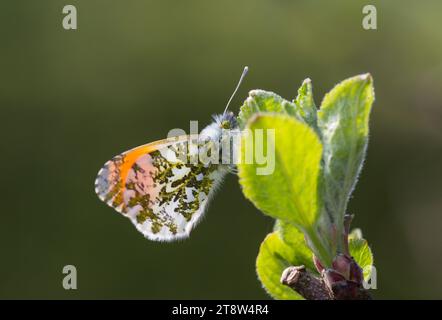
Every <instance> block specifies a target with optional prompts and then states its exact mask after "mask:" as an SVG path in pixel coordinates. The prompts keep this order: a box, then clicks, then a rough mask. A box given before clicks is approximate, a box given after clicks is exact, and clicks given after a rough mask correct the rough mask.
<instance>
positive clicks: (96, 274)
mask: <svg viewBox="0 0 442 320" xmlns="http://www.w3.org/2000/svg"><path fill="white" fill-rule="evenodd" d="M66 4H74V5H76V7H77V10H78V30H76V31H66V30H64V29H63V28H62V18H63V14H62V8H63V6H64V5H66ZM365 4H375V5H376V6H377V10H378V30H376V31H365V30H363V28H362V26H361V21H362V18H363V14H362V7H363V5H365ZM441 14H442V3H441V2H440V1H404V0H401V1H399V0H395V1H394V0H390V1H355V0H351V1H348V0H347V1H328V0H327V1H326V0H324V1H288V0H286V1H265V0H253V1H252V0H250V1H233V0H228V1H159V0H157V1H141V0H137V1H135V0H126V1H104V0H95V1H85V0H84V1H71V0H70V1H59V0H57V1H55V0H54V1H24V0H17V1H12V0H9V1H2V2H1V4H0V35H1V38H0V41H1V50H0V114H1V120H0V123H1V132H0V133H1V140H0V141H1V160H0V161H1V168H2V175H1V193H0V194H1V200H2V204H1V209H0V212H1V223H0V298H13V299H15V298H60V299H75V298H87V299H89V298H143V299H144V298H147V299H151V298H180V299H181V298H189V299H194V298H195V299H204V298H207V299H211V298H226V299H236V298H238V299H255V298H256V299H262V298H267V295H266V294H265V292H264V291H263V289H262V288H261V286H260V283H259V282H258V280H257V278H256V275H255V258H256V255H257V252H258V247H259V244H260V243H261V241H262V240H263V239H264V237H265V235H266V234H267V233H268V232H270V231H271V229H272V220H271V219H269V218H267V217H264V216H263V215H262V214H261V213H259V212H258V210H257V209H255V208H254V207H253V205H252V204H251V203H250V202H248V201H247V200H245V199H244V197H243V195H242V193H241V190H240V187H239V185H238V181H237V178H236V177H235V176H234V175H230V176H228V178H227V179H226V181H225V183H224V185H223V187H222V188H221V189H220V190H219V191H218V194H217V196H216V197H215V198H214V200H213V202H212V204H211V205H210V208H209V210H208V212H207V215H206V217H205V218H204V220H203V222H202V223H201V224H200V225H199V226H198V227H197V228H196V229H195V230H194V232H193V233H192V236H191V237H190V238H189V239H188V240H185V241H180V242H178V243H153V242H149V241H148V240H145V239H143V237H142V235H141V234H139V233H138V232H137V231H136V230H135V229H134V227H133V226H132V225H131V224H130V222H129V221H128V220H126V219H124V218H123V217H121V216H119V215H118V214H117V213H116V212H114V211H113V210H111V209H110V208H108V207H107V206H106V205H104V204H103V203H101V202H100V201H99V200H98V198H97V197H96V196H95V194H94V179H95V175H96V173H97V171H98V169H99V168H100V167H101V166H102V164H103V163H104V162H105V161H107V160H108V159H110V158H111V157H112V156H114V155H115V154H118V153H120V152H122V151H124V150H127V149H129V148H132V147H134V146H137V145H140V144H144V143H147V142H150V141H154V140H157V139H161V138H164V137H165V136H166V135H167V132H168V131H169V130H170V129H172V128H183V129H185V130H186V131H188V130H189V120H198V121H200V124H201V126H203V125H206V124H208V123H209V122H210V117H211V115H212V114H214V113H220V112H221V111H222V110H223V107H224V105H225V103H226V101H227V100H228V97H229V95H230V94H231V92H232V90H233V87H234V85H235V83H236V81H237V79H238V77H239V74H240V73H241V71H242V68H243V66H244V65H248V66H249V67H250V71H249V75H248V77H247V78H246V81H245V83H244V84H243V86H242V88H241V89H240V91H239V92H238V95H237V97H236V98H235V99H234V101H233V104H232V107H231V109H232V110H234V111H237V110H238V109H239V106H240V104H241V103H242V101H243V100H244V99H245V98H246V96H247V92H248V91H249V90H251V89H255V88H262V89H266V90H271V91H275V92H277V93H279V94H281V95H282V96H283V97H286V98H293V97H294V96H295V95H296V90H297V88H298V86H299V85H300V84H301V82H302V80H303V79H304V78H306V77H310V78H311V79H312V80H313V85H314V93H315V98H316V102H317V104H319V103H320V101H321V99H322V96H323V94H324V93H325V92H327V91H328V90H330V89H331V88H332V87H333V85H334V84H335V83H336V82H338V81H341V80H343V79H345V78H347V77H350V76H353V75H355V74H359V73H364V72H370V73H371V74H372V75H373V77H374V81H375V89H376V102H375V105H374V108H373V113H372V118H371V136H370V145H369V150H368V157H367V160H366V165H365V168H364V170H363V172H362V176H361V177H360V179H359V183H358V185H357V188H356V191H355V192H354V194H353V198H352V200H351V203H350V212H351V213H354V214H355V215H356V217H355V220H354V226H355V227H361V228H362V229H363V232H364V236H365V237H366V238H367V239H368V240H369V243H370V245H371V247H372V249H373V251H374V253H375V264H376V267H377V270H378V289H377V290H376V292H375V293H374V295H375V297H376V298H442V274H441V273H440V266H441V264H442V232H441V229H442V197H441V195H442V192H441V191H442V188H441V181H442V179H441V178H442V170H441V169H440V167H441V163H442V131H441V120H442V90H441V85H442V20H441ZM67 264H73V265H75V266H76V267H77V270H78V290H76V291H65V290H64V289H63V288H62V285H61V282H62V279H63V274H62V268H63V266H64V265H67Z"/></svg>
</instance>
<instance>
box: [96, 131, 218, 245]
mask: <svg viewBox="0 0 442 320" xmlns="http://www.w3.org/2000/svg"><path fill="white" fill-rule="evenodd" d="M189 141H190V136H181V137H177V138H171V139H166V140H161V141H157V142H153V143H150V144H146V145H143V146H140V147H137V148H135V149H132V150H129V151H127V152H125V153H122V154H121V155H118V156H116V157H114V158H113V159H112V160H110V161H108V162H107V163H106V164H105V165H104V166H103V168H102V169H101V170H100V171H99V172H98V176H97V179H96V181H95V191H96V193H97V195H98V196H99V198H100V199H101V200H103V201H104V202H106V203H107V204H108V205H110V206H111V207H113V208H114V209H116V210H117V211H118V212H120V213H122V214H123V215H124V216H126V217H128V218H129V219H130V220H131V221H132V223H133V224H134V225H135V226H136V228H137V229H138V230H139V231H140V232H141V233H143V235H144V236H145V237H147V238H149V239H151V240H160V241H161V240H164V241H171V240H175V239H179V238H184V237H188V235H189V233H190V231H191V230H192V228H193V227H194V226H195V224H196V223H197V222H198V221H199V220H200V218H201V217H202V214H203V213H204V210H205V208H206V206H207V203H208V201H209V198H210V197H211V195H212V193H213V192H214V189H215V188H216V186H217V184H218V183H219V182H220V181H221V180H222V177H223V176H224V174H225V173H226V170H225V168H223V167H222V166H219V165H216V164H203V163H201V162H199V161H195V159H197V152H198V150H194V149H193V148H188V144H189ZM183 154H184V157H183ZM195 156H196V158H194V157H195Z"/></svg>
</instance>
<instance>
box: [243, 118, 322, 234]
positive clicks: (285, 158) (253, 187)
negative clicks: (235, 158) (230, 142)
mask: <svg viewBox="0 0 442 320" xmlns="http://www.w3.org/2000/svg"><path fill="white" fill-rule="evenodd" d="M247 129H250V130H246V131H244V134H243V137H242V143H241V164H239V165H238V170H239V178H240V184H241V185H242V189H243V192H244V195H245V196H246V198H248V199H249V200H250V201H252V202H253V204H254V205H255V206H256V207H257V208H258V209H260V210H261V211H262V212H264V213H265V214H267V215H269V216H271V217H273V218H277V219H282V220H285V221H291V222H292V223H294V224H296V225H297V226H298V227H299V226H300V227H302V228H305V229H309V228H311V227H312V226H313V225H314V223H315V222H316V219H317V217H318V212H319V208H320V200H319V198H318V192H317V189H318V175H319V171H320V160H321V155H322V145H321V142H320V141H319V138H318V136H317V135H316V134H315V133H314V131H313V130H312V129H311V128H309V127H308V126H307V125H305V124H303V123H301V122H300V121H297V120H296V119H295V118H293V117H289V116H285V115H278V114H258V115H256V116H254V117H253V118H252V119H251V120H250V121H249V122H248V124H247ZM259 129H264V132H267V138H268V136H269V135H270V132H269V131H268V130H274V141H271V139H270V140H269V139H267V138H266V137H265V136H264V139H254V141H253V140H252V139H253V138H256V136H257V130H259ZM268 140H269V141H268ZM251 141H252V145H253V148H250V144H251ZM267 147H268V149H267ZM251 149H252V152H253V151H254V159H253V163H251V164H247V163H246V161H245V159H246V158H247V157H246V154H247V153H248V152H250V150H251ZM257 150H268V154H267V157H268V158H267V164H266V165H267V167H269V163H270V162H272V161H273V162H274V163H273V171H272V172H271V173H270V174H259V172H260V169H262V167H263V165H260V164H258V163H257V161H256V151H257ZM273 151H274V152H273ZM272 153H273V154H274V159H271V157H272Z"/></svg>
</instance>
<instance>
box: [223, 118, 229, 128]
mask: <svg viewBox="0 0 442 320" xmlns="http://www.w3.org/2000/svg"><path fill="white" fill-rule="evenodd" d="M221 128H223V129H230V121H228V120H224V121H223V122H221Z"/></svg>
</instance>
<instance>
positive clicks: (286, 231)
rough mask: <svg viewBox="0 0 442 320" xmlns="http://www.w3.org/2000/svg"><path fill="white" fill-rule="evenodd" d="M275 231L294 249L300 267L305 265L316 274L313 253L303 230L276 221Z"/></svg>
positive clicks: (287, 223)
mask: <svg viewBox="0 0 442 320" xmlns="http://www.w3.org/2000/svg"><path fill="white" fill-rule="evenodd" d="M275 231H276V232H278V234H279V236H280V238H281V239H282V240H283V241H284V242H285V243H286V244H287V245H288V246H290V247H291V248H294V251H295V256H296V260H297V261H298V265H304V266H305V267H306V268H307V269H309V270H310V271H311V272H316V268H315V265H314V264H313V254H312V251H311V250H310V248H309V247H308V246H307V243H306V241H305V236H304V234H303V233H302V232H301V230H299V229H298V228H296V226H294V225H293V224H291V223H289V222H284V221H281V220H276V223H275Z"/></svg>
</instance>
